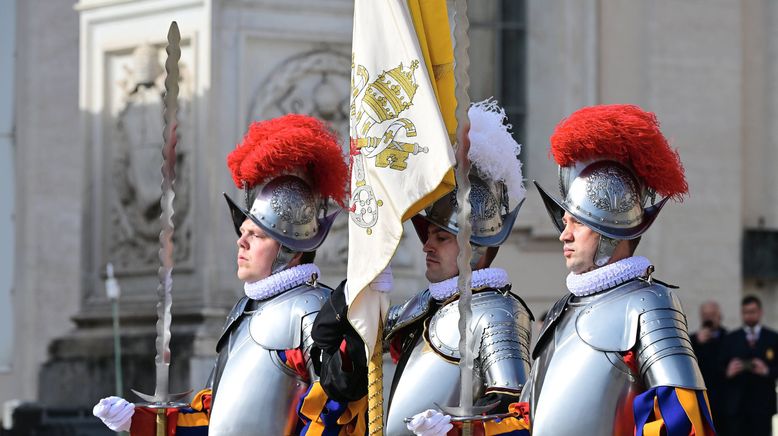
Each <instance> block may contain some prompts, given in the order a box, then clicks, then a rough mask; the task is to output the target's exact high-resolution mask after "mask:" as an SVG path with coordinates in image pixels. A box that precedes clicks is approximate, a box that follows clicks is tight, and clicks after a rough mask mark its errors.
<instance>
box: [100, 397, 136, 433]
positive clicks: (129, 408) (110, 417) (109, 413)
mask: <svg viewBox="0 0 778 436" xmlns="http://www.w3.org/2000/svg"><path fill="white" fill-rule="evenodd" d="M134 413H135V405H134V404H132V403H129V402H127V400H125V399H124V398H119V397H108V398H103V399H102V400H100V402H99V403H97V404H95V407H94V408H93V409H92V414H93V415H94V416H96V417H98V418H100V420H101V421H103V424H105V425H106V427H108V428H110V429H111V430H113V431H130V424H131V423H132V415H133V414H134Z"/></svg>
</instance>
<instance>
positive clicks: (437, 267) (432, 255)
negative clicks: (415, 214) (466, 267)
mask: <svg viewBox="0 0 778 436" xmlns="http://www.w3.org/2000/svg"><path fill="white" fill-rule="evenodd" d="M424 252H425V253H426V254H427V272H426V274H425V275H426V276H427V280H429V281H430V282H431V283H437V282H442V281H443V280H446V279H450V278H451V277H455V276H457V275H458V274H459V269H458V268H457V255H458V254H459V246H458V245H457V238H456V236H455V235H454V234H453V233H450V232H447V231H445V230H443V229H441V228H440V227H438V226H435V225H432V224H430V225H429V226H428V228H427V242H425V243H424Z"/></svg>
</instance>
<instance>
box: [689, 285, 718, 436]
mask: <svg viewBox="0 0 778 436" xmlns="http://www.w3.org/2000/svg"><path fill="white" fill-rule="evenodd" d="M700 320H701V322H702V327H700V329H699V330H697V331H696V332H695V333H693V334H692V335H691V337H690V338H689V339H691V341H692V349H693V350H694V354H695V355H696V356H697V363H698V364H699V366H700V372H702V377H703V378H704V379H705V387H707V388H708V400H709V401H710V408H711V412H712V413H713V422H714V424H715V425H716V429H717V430H719V431H720V432H721V431H726V428H727V424H726V409H725V408H724V371H723V370H722V369H721V367H720V365H719V354H720V353H721V344H722V342H723V341H724V337H725V336H726V335H727V330H726V329H725V328H724V327H722V326H721V309H720V308H719V303H717V302H715V301H713V300H710V301H706V302H705V303H702V305H700Z"/></svg>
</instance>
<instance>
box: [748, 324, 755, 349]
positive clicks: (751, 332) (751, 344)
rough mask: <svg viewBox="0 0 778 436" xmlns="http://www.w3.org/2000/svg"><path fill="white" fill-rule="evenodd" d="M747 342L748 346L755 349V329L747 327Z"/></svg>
mask: <svg viewBox="0 0 778 436" xmlns="http://www.w3.org/2000/svg"><path fill="white" fill-rule="evenodd" d="M746 340H747V341H748V346H749V347H751V348H754V345H755V344H756V332H755V331H754V328H753V327H746Z"/></svg>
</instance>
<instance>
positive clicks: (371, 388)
mask: <svg viewBox="0 0 778 436" xmlns="http://www.w3.org/2000/svg"><path fill="white" fill-rule="evenodd" d="M383 337H384V323H383V320H382V319H381V318H380V317H379V319H378V333H377V334H376V340H375V348H373V355H372V356H371V357H370V362H369V363H368V365H367V429H368V434H369V435H371V436H372V435H382V434H383V433H384V368H383V363H384V353H383V351H384V341H383Z"/></svg>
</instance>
